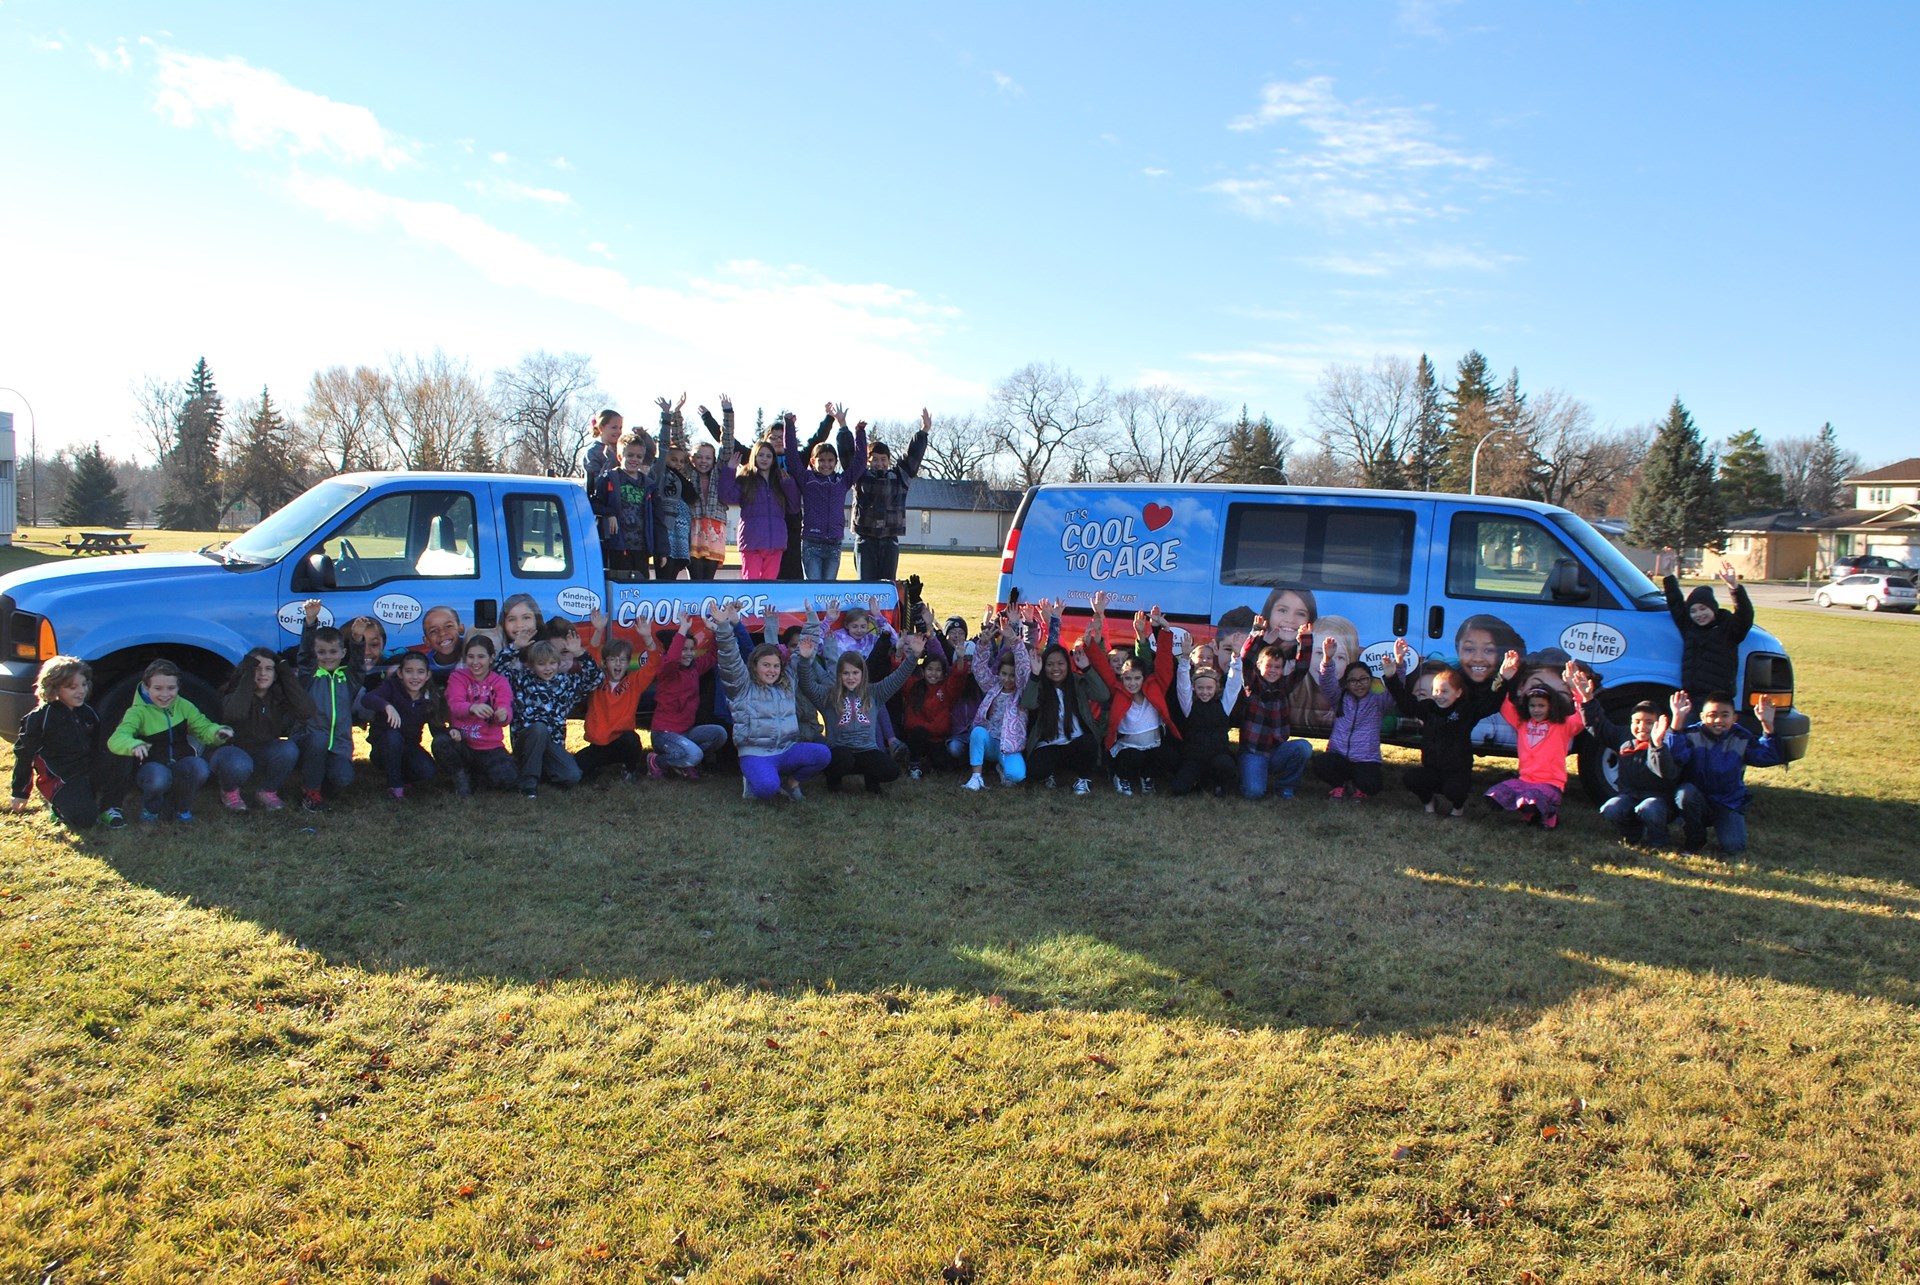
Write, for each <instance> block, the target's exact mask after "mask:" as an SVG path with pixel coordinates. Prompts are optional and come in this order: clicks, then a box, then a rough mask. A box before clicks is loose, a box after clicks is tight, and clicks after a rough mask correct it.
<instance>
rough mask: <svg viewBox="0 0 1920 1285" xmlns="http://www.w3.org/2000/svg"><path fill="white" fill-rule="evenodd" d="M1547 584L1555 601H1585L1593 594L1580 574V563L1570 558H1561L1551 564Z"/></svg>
mask: <svg viewBox="0 0 1920 1285" xmlns="http://www.w3.org/2000/svg"><path fill="white" fill-rule="evenodd" d="M1547 584H1548V591H1549V592H1550V593H1552V594H1553V600H1554V601H1555V602H1585V601H1586V600H1587V599H1588V598H1591V597H1592V596H1593V590H1592V589H1591V588H1590V587H1588V585H1587V583H1586V579H1585V577H1583V576H1582V575H1581V574H1580V564H1579V563H1578V562H1575V561H1574V560H1573V559H1572V558H1562V559H1560V560H1559V561H1558V562H1556V563H1554V564H1553V575H1552V576H1551V577H1550V578H1549V579H1548V581H1547Z"/></svg>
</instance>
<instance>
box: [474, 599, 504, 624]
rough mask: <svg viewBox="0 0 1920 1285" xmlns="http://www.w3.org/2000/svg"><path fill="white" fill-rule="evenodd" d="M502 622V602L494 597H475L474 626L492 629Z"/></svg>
mask: <svg viewBox="0 0 1920 1285" xmlns="http://www.w3.org/2000/svg"><path fill="white" fill-rule="evenodd" d="M499 623H500V604H499V602H498V601H497V600H496V599H493V598H475V599H474V600H473V627H474V628H475V629H491V628H493V627H494V626H495V625H497V624H499Z"/></svg>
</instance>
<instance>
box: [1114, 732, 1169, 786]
mask: <svg viewBox="0 0 1920 1285" xmlns="http://www.w3.org/2000/svg"><path fill="white" fill-rule="evenodd" d="M1179 762H1180V758H1179V756H1178V755H1177V754H1176V753H1175V752H1174V749H1173V747H1172V746H1170V745H1168V744H1167V743H1166V742H1165V741H1162V742H1160V744H1158V745H1156V746H1154V747H1153V748H1152V749H1150V750H1142V749H1134V748H1130V747H1129V748H1122V749H1117V750H1115V751H1114V752H1113V774H1114V775H1115V776H1117V777H1119V778H1120V779H1122V780H1124V781H1143V780H1146V779H1147V778H1149V777H1151V778H1153V779H1154V780H1160V779H1162V778H1164V777H1169V776H1172V775H1173V771H1174V768H1175V766H1176V765H1177V764H1178V763H1179Z"/></svg>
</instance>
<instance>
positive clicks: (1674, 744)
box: [1667, 692, 1785, 857]
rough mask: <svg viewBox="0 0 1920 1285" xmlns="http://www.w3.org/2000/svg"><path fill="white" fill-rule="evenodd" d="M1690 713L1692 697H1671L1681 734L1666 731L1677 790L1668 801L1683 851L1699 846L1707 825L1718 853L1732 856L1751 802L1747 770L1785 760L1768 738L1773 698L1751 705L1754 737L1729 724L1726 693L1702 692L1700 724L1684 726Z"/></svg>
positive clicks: (1742, 843) (1742, 840) (1731, 711)
mask: <svg viewBox="0 0 1920 1285" xmlns="http://www.w3.org/2000/svg"><path fill="white" fill-rule="evenodd" d="M1692 712H1693V701H1692V699H1691V698H1690V697H1688V696H1687V694H1686V693H1685V692H1676V693H1674V697H1673V726H1675V727H1685V728H1686V730H1685V731H1683V732H1678V733H1672V732H1670V733H1668V736H1667V744H1668V746H1669V748H1670V749H1671V751H1672V754H1673V761H1674V764H1675V765H1676V766H1677V767H1678V768H1679V770H1680V788H1679V789H1678V790H1677V791H1675V792H1674V798H1673V801H1674V803H1675V804H1676V805H1678V807H1679V809H1680V817H1681V820H1682V821H1683V823H1684V824H1685V826H1686V843H1687V851H1689V852H1698V851H1699V850H1700V849H1701V848H1702V847H1704V846H1705V845H1706V842H1707V827H1708V826H1712V827H1713V832H1714V837H1715V838H1717V839H1719V841H1720V851H1721V852H1723V853H1725V854H1726V855H1727V856H1730V857H1731V856H1737V855H1738V854H1740V853H1742V852H1745V851H1746V850H1747V805H1748V804H1749V803H1751V802H1753V793H1752V792H1751V791H1750V790H1748V789H1747V781H1746V777H1747V769H1748V768H1750V767H1779V766H1780V765H1781V764H1782V763H1783V762H1784V761H1785V760H1783V759H1782V758H1781V757H1780V747H1779V745H1778V744H1777V743H1776V742H1775V741H1774V739H1773V715H1774V709H1773V698H1772V697H1770V696H1761V697H1758V698H1757V699H1756V700H1755V701H1754V705H1753V712H1754V715H1755V716H1756V717H1758V718H1759V720H1760V726H1761V729H1762V735H1761V736H1759V737H1758V738H1757V739H1756V738H1755V736H1754V735H1753V733H1752V732H1749V731H1748V730H1747V729H1746V728H1744V727H1741V726H1740V725H1739V724H1738V723H1737V722H1736V721H1735V717H1736V715H1735V706H1734V703H1733V697H1732V696H1730V695H1729V694H1727V693H1726V692H1709V693H1707V699H1706V701H1705V702H1704V703H1702V704H1701V706H1700V721H1699V722H1697V723H1694V724H1692V725H1691V726H1688V725H1687V717H1688V716H1689V715H1690V714H1692Z"/></svg>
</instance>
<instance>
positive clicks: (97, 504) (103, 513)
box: [60, 443, 127, 527]
mask: <svg viewBox="0 0 1920 1285" xmlns="http://www.w3.org/2000/svg"><path fill="white" fill-rule="evenodd" d="M126 521H127V493H126V492H125V491H123V490H121V489H120V483H119V481H118V480H117V479H115V477H114V475H113V465H112V464H111V463H109V462H108V460H107V457H106V456H105V455H102V454H101V453H100V446H99V444H98V443H95V444H94V445H92V446H89V447H88V448H87V449H85V450H83V451H80V452H78V453H77V454H76V455H75V456H74V457H73V476H72V477H71V478H69V479H68V480H67V490H66V494H65V495H64V496H62V497H61V500H60V525H62V526H78V527H103V526H105V527H117V526H124V525H125V524H126Z"/></svg>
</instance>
